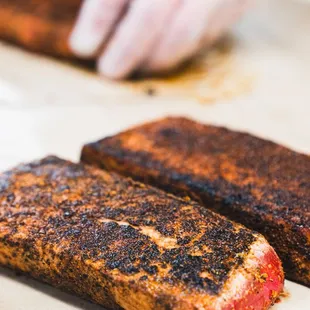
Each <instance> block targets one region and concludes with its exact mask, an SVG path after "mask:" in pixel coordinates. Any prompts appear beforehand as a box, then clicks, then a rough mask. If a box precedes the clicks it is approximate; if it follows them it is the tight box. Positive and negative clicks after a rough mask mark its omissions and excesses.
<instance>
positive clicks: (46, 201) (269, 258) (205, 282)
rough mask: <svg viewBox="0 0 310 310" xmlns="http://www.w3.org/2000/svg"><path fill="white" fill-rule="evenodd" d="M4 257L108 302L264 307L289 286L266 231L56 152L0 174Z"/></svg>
mask: <svg viewBox="0 0 310 310" xmlns="http://www.w3.org/2000/svg"><path fill="white" fill-rule="evenodd" d="M0 264H2V265H4V266H8V267H11V268H13V269H18V270H21V271H23V272H26V273H29V274H30V275H31V276H33V277H35V278H38V279H40V280H42V281H45V282H48V283H50V284H52V285H54V286H56V287H60V288H63V289H66V290H69V291H72V292H75V293H77V294H78V295H80V296H82V297H84V298H87V299H90V300H92V301H95V302H97V303H99V304H101V305H103V306H105V307H107V308H109V309H120V308H125V309H215V307H216V306H220V308H216V309H239V308H238V307H241V308H240V309H244V308H242V307H243V306H244V305H245V304H246V305H250V306H251V305H255V306H256V308H255V309H267V308H268V307H269V306H270V304H271V303H272V302H273V301H274V300H275V298H276V297H277V295H278V293H279V292H280V291H281V290H282V286H283V272H282V268H281V263H280V261H279V259H278V258H277V256H276V254H275V252H274V251H273V249H272V248H271V247H270V246H269V245H268V243H267V242H266V241H265V239H264V238H263V237H262V236H261V235H259V234H257V233H253V232H251V231H249V230H248V229H246V228H244V227H243V226H241V225H238V224H235V223H233V222H230V221H228V220H226V219H225V218H224V217H221V216H219V215H217V214H214V213H213V212H211V211H209V210H207V209H205V208H202V207H200V206H199V205H198V204H196V203H194V202H191V201H186V200H182V199H179V198H176V197H174V196H173V195H169V194H166V193H165V192H163V191H161V190H158V189H155V188H152V187H150V186H146V185H144V184H141V183H138V182H134V181H132V180H131V179H126V178H123V177H121V176H119V175H117V174H114V173H107V172H105V171H102V170H99V169H95V168H93V167H91V166H84V165H83V164H73V163H70V162H68V161H64V160H61V159H59V158H57V157H47V158H45V159H43V160H41V161H36V162H33V163H30V164H24V165H20V166H18V167H17V168H15V169H13V170H11V171H9V172H6V173H3V174H2V175H0ZM267 266H268V267H267ZM240 278H241V279H240ZM237 283H239V285H240V288H239V290H238V294H236V293H234V290H235V287H236V284H237ZM241 284H242V285H241ZM259 296H260V297H259ZM258 297H259V298H258ZM235 306H236V308H233V307H235ZM213 307H214V308H213Z"/></svg>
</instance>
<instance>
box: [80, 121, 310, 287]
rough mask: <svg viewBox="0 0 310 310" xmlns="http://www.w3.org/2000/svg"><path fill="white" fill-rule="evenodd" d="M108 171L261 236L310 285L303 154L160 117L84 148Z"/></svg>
mask: <svg viewBox="0 0 310 310" xmlns="http://www.w3.org/2000/svg"><path fill="white" fill-rule="evenodd" d="M82 161H84V162H87V163H89V164H93V165H97V166H99V167H103V168H106V169H109V170H115V171H117V172H119V173H122V174H124V175H127V176H131V177H133V178H135V179H137V180H142V181H144V182H146V183H150V184H152V185H155V186H157V187H160V188H162V189H164V190H166V191H169V192H173V193H175V194H179V195H181V196H185V195H188V196H190V197H191V198H193V199H195V200H197V201H198V202H200V203H201V204H203V205H204V206H206V207H207V208H211V209H212V210H214V211H216V212H218V213H221V214H223V215H225V216H227V217H229V218H230V219H232V220H235V221H237V222H240V223H242V224H244V225H246V226H247V227H249V228H251V229H254V230H257V231H259V232H260V233H262V234H263V235H264V236H265V237H266V238H267V240H268V241H269V242H270V244H271V245H272V246H273V247H274V248H275V250H276V252H277V253H278V255H279V256H280V258H281V259H282V262H283V266H284V270H285V272H286V275H287V277H288V278H289V279H291V280H294V281H297V282H300V283H302V284H305V285H307V286H309V285H310V157H309V156H307V155H303V154H299V153H296V152H294V151H292V150H289V149H287V148H285V147H283V146H280V145H278V144H275V143H272V142H270V141H266V140H263V139H259V138H256V137H254V136H251V135H249V134H245V133H240V132H235V131H231V130H228V129H225V128H221V127H215V126H206V125H202V124H199V123H197V122H194V121H192V120H189V119H185V118H166V119H163V120H160V121H156V122H153V123H149V124H146V125H142V126H139V127H136V128H134V129H131V130H128V131H126V132H123V133H120V134H118V135H116V136H114V137H108V138H106V139H103V140H101V141H99V142H96V143H92V144H89V145H86V146H85V147H84V149H83V153H82Z"/></svg>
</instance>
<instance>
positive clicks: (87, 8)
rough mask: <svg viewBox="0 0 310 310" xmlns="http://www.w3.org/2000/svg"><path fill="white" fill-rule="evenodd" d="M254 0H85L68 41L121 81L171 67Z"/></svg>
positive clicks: (102, 71)
mask: <svg viewBox="0 0 310 310" xmlns="http://www.w3.org/2000/svg"><path fill="white" fill-rule="evenodd" d="M251 2H253V0H84V3H83V5H82V8H81V10H80V14H79V16H78V18H77V22H76V25H75V27H74V29H73V31H72V34H71V37H70V40H69V44H70V47H71V49H72V50H73V52H74V53H75V54H76V55H77V56H79V57H82V58H93V57H95V58H96V59H97V64H98V71H99V73H100V74H102V75H103V76H106V77H108V78H112V79H124V78H127V77H128V76H130V75H131V74H132V73H134V72H136V71H142V72H148V73H153V72H161V71H168V70H171V69H174V68H176V67H177V66H179V65H180V64H181V63H182V62H184V61H185V60H187V59H189V58H190V57H192V56H194V55H195V54H196V53H197V52H198V51H199V50H200V49H201V48H202V47H203V46H206V45H209V44H212V42H214V41H215V40H216V39H217V38H218V37H219V36H220V35H221V34H223V33H224V32H225V31H226V30H227V29H228V28H229V27H230V26H231V25H232V24H233V23H234V22H235V20H237V19H238V18H239V17H240V15H241V14H242V13H243V12H244V11H245V10H246V8H247V7H248V5H249V4H250V3H251Z"/></svg>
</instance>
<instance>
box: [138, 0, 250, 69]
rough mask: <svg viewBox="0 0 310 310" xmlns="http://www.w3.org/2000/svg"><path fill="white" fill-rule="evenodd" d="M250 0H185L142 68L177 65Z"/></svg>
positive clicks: (226, 26)
mask: <svg viewBox="0 0 310 310" xmlns="http://www.w3.org/2000/svg"><path fill="white" fill-rule="evenodd" d="M250 1H251V0H196V1H192V0H185V1H184V3H183V5H182V7H180V9H179V11H178V12H177V14H176V16H175V19H174V20H173V21H172V22H171V24H170V27H169V28H168V29H167V31H166V33H165V34H164V36H163V38H162V40H161V41H160V42H159V44H158V46H156V48H155V49H154V52H153V53H152V54H151V57H150V58H149V59H148V60H147V62H146V63H145V66H144V68H142V70H144V71H166V70H169V69H172V68H174V67H176V66H178V65H179V64H180V63H182V62H183V61H184V60H186V59H188V58H190V57H192V56H193V55H194V54H195V53H197V51H198V50H199V49H200V48H201V46H202V42H204V43H206V41H208V42H210V41H211V40H212V39H215V38H216V37H217V36H218V35H220V34H222V32H223V31H224V30H226V29H227V28H228V27H229V26H230V25H231V24H232V22H233V21H235V19H236V18H237V16H239V15H240V14H241V12H243V11H244V9H245V5H244V3H245V2H250ZM238 13H240V14H238Z"/></svg>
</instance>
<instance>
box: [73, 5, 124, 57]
mask: <svg viewBox="0 0 310 310" xmlns="http://www.w3.org/2000/svg"><path fill="white" fill-rule="evenodd" d="M128 1H129V0H84V3H83V5H82V8H81V11H80V14H79V16H78V19H77V22H76V25H75V27H74V29H73V31H72V34H71V37H70V39H69V45H70V47H71V49H72V51H73V52H74V53H75V54H76V55H77V56H79V57H91V56H94V55H95V54H96V53H97V52H98V50H99V48H100V46H101V45H102V44H103V43H104V42H105V41H106V40H107V38H108V36H109V35H110V33H111V32H112V30H113V27H114V26H115V24H116V22H117V21H118V19H119V18H120V16H121V15H122V13H123V11H124V9H125V7H126V5H127V3H128Z"/></svg>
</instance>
